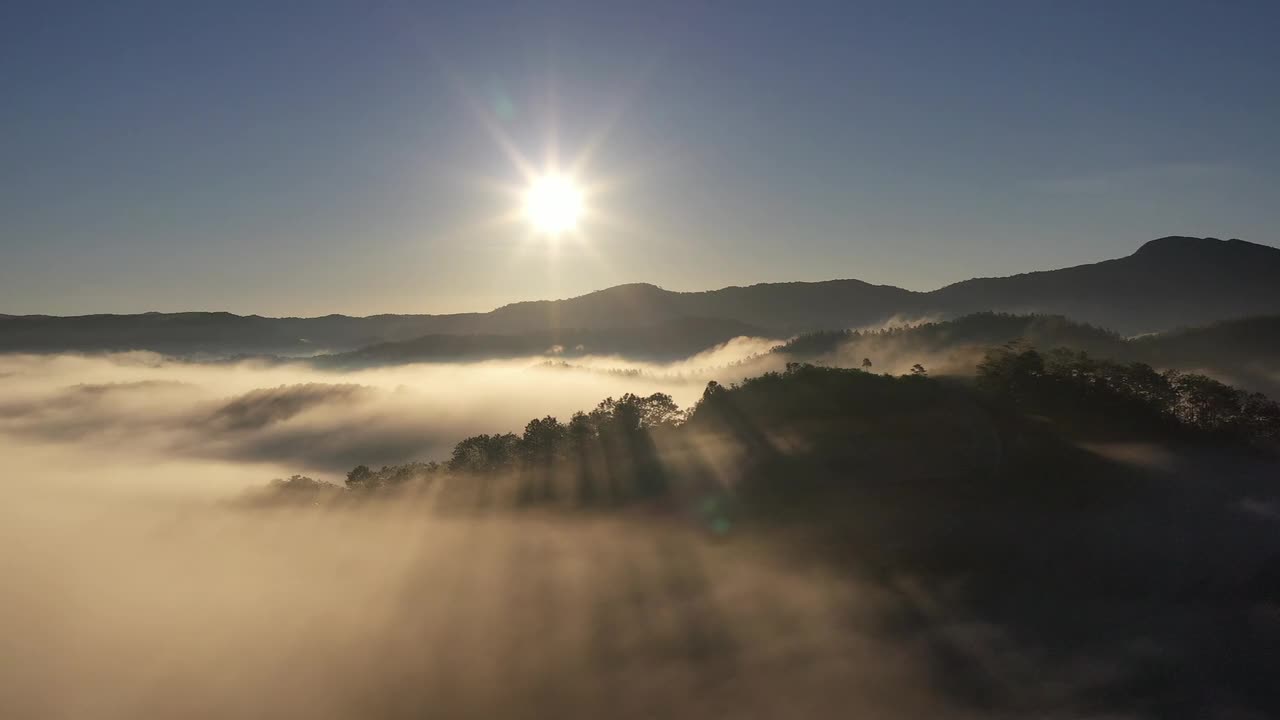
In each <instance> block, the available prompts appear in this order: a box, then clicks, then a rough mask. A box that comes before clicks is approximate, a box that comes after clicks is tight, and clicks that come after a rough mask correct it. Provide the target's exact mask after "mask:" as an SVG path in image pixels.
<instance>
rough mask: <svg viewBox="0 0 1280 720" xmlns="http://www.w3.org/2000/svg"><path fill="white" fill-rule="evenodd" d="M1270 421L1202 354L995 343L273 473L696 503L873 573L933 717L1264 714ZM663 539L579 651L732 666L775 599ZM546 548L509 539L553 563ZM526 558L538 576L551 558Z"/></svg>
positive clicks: (1271, 610)
mask: <svg viewBox="0 0 1280 720" xmlns="http://www.w3.org/2000/svg"><path fill="white" fill-rule="evenodd" d="M1277 440H1280V410H1277V408H1276V406H1275V404H1274V403H1270V402H1269V401H1267V400H1265V399H1264V398H1258V397H1256V396H1251V395H1248V394H1245V393H1239V392H1236V391H1234V390H1232V389H1231V388H1227V387H1225V386H1221V385H1218V384H1216V383H1213V381H1210V380H1208V379H1207V378H1201V377H1195V376H1176V377H1173V378H1169V377H1166V376H1161V375H1159V374H1157V373H1155V372H1154V371H1152V370H1151V368H1147V367H1136V366H1130V365H1119V364H1111V363H1099V362H1091V361H1088V360H1087V359H1084V358H1080V357H1078V356H1075V355H1073V354H1070V353H1067V354H1062V353H1046V354H1041V353H1039V352H1037V351H1035V350H1032V349H1022V350H996V351H994V352H992V353H991V354H989V355H988V356H987V357H986V358H985V359H984V361H983V363H982V365H981V366H980V368H979V382H978V383H976V384H975V385H968V384H962V383H955V382H947V381H939V380H935V379H931V378H928V377H924V376H921V375H911V376H905V377H888V376H884V375H877V374H873V373H866V372H861V371H857V370H841V369H834V368H820V367H814V366H802V365H792V366H790V367H788V368H787V370H786V371H785V372H782V373H770V374H766V375H764V376H761V377H757V378H752V379H748V380H746V381H744V382H743V383H741V384H740V385H736V386H731V387H725V386H720V385H717V384H715V383H712V384H710V385H709V386H708V387H707V390H706V392H705V394H704V395H703V397H702V400H701V401H700V402H699V403H698V405H697V406H696V407H695V408H693V409H692V411H691V412H690V413H688V414H682V413H680V412H679V410H678V408H676V407H675V406H674V405H673V404H672V403H671V402H670V398H668V397H665V396H663V395H661V394H655V395H652V396H649V397H637V396H634V395H627V396H624V397H622V398H620V399H616V400H615V399H607V400H605V401H604V402H602V403H600V405H599V406H597V407H596V408H595V409H594V410H592V411H590V412H587V413H578V414H576V415H574V416H573V417H572V418H571V419H570V420H569V422H568V423H562V422H560V421H559V420H557V419H556V418H552V417H545V418H537V419H534V420H531V421H530V422H529V423H528V425H527V426H526V427H525V428H524V431H523V433H522V434H519V435H517V434H515V433H505V434H502V433H499V434H492V435H489V434H486V435H477V436H473V437H470V438H467V439H465V440H463V441H462V442H460V443H459V444H458V445H457V447H456V448H455V449H454V451H453V454H452V456H451V457H450V458H449V459H448V460H447V462H444V463H426V464H423V463H418V464H411V465H403V466H394V467H384V468H382V469H381V470H371V469H370V468H368V467H365V466H359V467H357V468H355V469H353V470H352V471H351V473H350V474H349V475H348V476H347V482H346V483H345V487H342V488H339V487H337V486H333V485H328V484H324V483H317V482H315V481H312V480H309V479H307V478H303V477H295V478H291V479H290V480H287V481H278V482H277V483H275V484H274V486H273V489H272V491H270V492H269V493H267V494H266V495H265V496H264V497H263V498H261V500H263V501H265V503H266V504H267V505H273V504H282V505H285V506H286V507H295V506H296V503H297V502H298V501H301V503H302V504H309V503H319V504H321V505H324V506H325V507H326V509H334V510H337V509H342V508H359V507H367V506H370V505H373V506H377V505H378V504H380V503H386V504H387V505H396V504H399V505H401V507H403V508H405V509H406V512H413V513H430V512H432V511H438V512H440V513H442V514H443V515H444V516H449V517H476V516H478V515H481V514H484V515H487V516H489V517H493V516H495V515H496V514H498V513H503V512H507V513H513V514H521V513H522V514H524V515H525V516H526V517H530V516H536V517H542V518H544V519H545V518H548V517H562V518H567V517H571V518H575V519H580V518H582V517H584V515H585V512H584V510H586V509H591V510H592V511H596V513H597V516H598V517H601V516H612V517H617V516H619V515H621V516H622V517H631V518H633V519H635V518H648V519H649V522H648V524H646V523H644V522H636V523H635V524H634V525H632V526H631V532H628V533H625V534H624V535H623V536H622V537H645V538H657V537H661V534H660V532H661V530H660V529H659V528H660V527H661V526H660V525H658V524H657V521H659V520H662V519H664V518H665V519H666V520H668V521H671V520H677V519H680V518H685V519H688V520H692V521H693V522H694V524H696V525H699V526H701V527H702V529H703V531H704V532H705V533H706V534H707V535H708V536H709V537H712V538H715V539H717V541H718V542H720V543H722V544H724V545H728V546H731V547H737V548H738V549H739V551H740V552H741V553H742V556H743V557H747V556H753V555H755V556H758V555H759V554H760V553H761V552H765V553H770V554H773V553H777V555H778V556H779V557H781V558H782V559H783V561H784V562H787V563H789V564H790V565H792V566H793V567H805V566H807V565H813V564H817V565H819V566H821V567H828V568H834V569H836V572H837V573H838V574H840V575H842V576H844V577H848V578H857V579H858V581H859V582H860V583H862V587H861V590H862V595H861V597H862V598H870V597H886V598H888V599H889V601H888V602H887V604H886V607H885V608H884V609H883V613H884V614H883V615H882V616H881V620H880V623H879V625H878V630H877V632H878V633H881V637H884V638H885V639H887V640H889V641H890V642H891V643H896V644H897V645H898V647H923V648H925V649H926V652H927V654H928V655H929V657H930V672H931V677H933V678H935V679H936V680H937V681H938V682H939V683H940V686H941V687H943V688H945V689H946V691H947V692H948V693H952V694H953V699H954V701H955V702H956V705H957V707H958V708H963V709H964V710H966V711H981V712H979V713H978V714H977V715H970V714H968V713H967V712H964V713H962V712H954V711H953V712H951V713H944V714H941V715H933V716H948V717H984V718H985V717H1049V716H1057V715H1058V714H1062V715H1063V716H1065V717H1104V716H1105V717H1169V718H1184V717H1185V718H1199V717H1269V716H1273V714H1274V712H1275V711H1276V710H1278V709H1280V705H1278V704H1277V701H1278V700H1280V696H1278V695H1277V690H1276V688H1275V686H1274V683H1273V678H1274V675H1273V670H1274V654H1273V653H1274V650H1275V649H1276V648H1277V647H1280V620H1278V619H1277V618H1280V615H1278V614H1277V613H1280V559H1278V558H1280V556H1278V555H1277V554H1276V553H1278V552H1280V544H1278V543H1277V539H1276V535H1275V532H1274V530H1275V522H1276V520H1275V517H1276V512H1277V511H1276V507H1277V505H1276V502H1277V498H1278V494H1277V487H1276V485H1275V478H1276V475H1275V472H1276V469H1277V463H1276V459H1275V456H1274V454H1272V449H1273V448H1274V443H1275V442H1276V441H1277ZM538 510H542V511H545V512H548V513H561V514H560V515H555V514H549V515H534V514H533V513H534V512H535V511H538ZM604 511H607V513H608V514H607V515H605V513H604ZM614 542H616V541H615V540H612V539H607V540H604V541H603V542H596V543H593V544H594V545H599V546H601V547H606V548H608V547H613V546H614V545H613V543H614ZM659 555H660V557H661V558H662V559H663V563H664V564H666V565H667V568H666V569H667V570H668V572H667V573H666V574H665V575H664V576H663V577H662V578H660V579H659V582H658V583H657V584H653V585H650V584H649V579H648V578H646V577H644V576H643V575H642V574H641V573H639V572H636V571H635V570H632V571H630V572H629V576H626V577H624V578H622V579H621V583H622V588H623V589H622V590H620V594H621V596H622V597H621V598H620V599H619V600H618V601H617V604H616V605H615V606H614V610H613V611H614V612H618V613H620V614H621V615H622V616H625V617H626V618H627V619H628V623H635V627H639V628H645V629H646V633H642V637H641V638H640V639H637V640H634V644H630V645H627V646H626V647H624V648H621V649H618V648H610V650H609V652H608V653H602V654H601V658H600V660H598V661H596V662H598V664H593V662H587V663H585V664H584V665H585V667H584V669H583V670H582V672H583V673H585V676H587V677H595V676H597V675H599V674H602V673H604V672H607V669H608V668H610V667H614V666H616V665H617V664H620V663H626V665H625V667H627V668H628V670H629V671H631V669H632V668H634V669H635V671H640V670H641V669H642V668H645V667H646V664H645V660H644V658H649V657H654V658H659V659H660V660H659V662H682V661H684V660H686V659H690V660H691V661H692V662H693V664H694V665H695V666H696V667H697V668H698V671H699V672H707V671H712V672H715V673H718V675H717V678H718V680H717V681H716V682H713V683H712V682H709V683H708V686H707V687H708V689H707V692H714V690H713V689H712V688H716V687H720V683H724V684H726V685H727V686H729V687H734V688H735V690H736V692H743V691H744V688H743V687H742V686H740V685H738V682H739V681H741V680H742V679H743V678H744V677H748V676H749V673H750V669H749V668H754V667H758V665H756V664H755V663H754V662H748V661H747V659H748V658H752V657H753V653H755V652H756V651H758V650H759V648H760V644H759V641H758V640H757V639H756V638H758V637H759V636H756V635H754V634H753V633H754V632H755V631H757V630H761V631H763V630H765V629H771V628H773V627H774V625H773V624H772V623H784V622H786V621H787V614H786V613H782V612H779V610H778V607H777V606H776V605H775V601H774V600H773V599H772V598H770V597H769V595H768V593H761V592H757V591H753V592H743V593H741V594H738V595H735V596H734V599H732V600H729V601H727V602H726V603H725V605H723V606H718V605H717V604H715V603H712V602H711V601H710V600H709V599H707V598H708V596H709V595H710V594H712V593H711V592H710V587H711V581H710V580H709V579H707V577H706V576H703V575H701V574H700V571H699V569H698V568H697V567H696V566H694V565H693V564H691V563H690V562H689V561H688V559H689V558H690V557H693V554H692V553H691V552H690V551H689V550H688V549H687V548H680V549H677V548H676V546H674V545H672V544H665V545H660V550H659ZM540 557H543V556H542V555H538V554H536V553H534V552H530V553H528V554H527V555H525V556H521V561H520V562H518V563H517V564H518V565H519V566H520V567H529V566H530V563H533V564H534V566H536V567H539V568H542V567H544V565H543V564H542V563H540V562H539V560H536V559H535V558H540ZM633 560H634V559H631V560H622V561H621V562H623V563H624V567H631V568H638V567H639V566H638V565H631V566H628V565H626V563H627V562H632V561H633ZM537 575H538V574H537V573H535V576H537ZM624 575H627V573H624ZM530 582H531V584H530V585H529V587H538V588H540V589H539V590H538V591H537V592H540V593H541V592H551V593H554V592H556V590H555V589H554V588H556V587H561V583H562V582H565V581H563V580H561V579H557V578H554V576H552V575H545V576H541V580H540V583H538V582H535V581H532V580H531V581H530ZM566 586H568V585H566ZM522 587H524V586H522ZM663 588H665V590H664V589H663ZM672 591H675V592H678V594H680V595H682V596H683V595H684V594H685V593H686V592H687V593H690V594H692V595H693V596H695V597H698V598H700V602H701V601H705V604H704V605H702V607H701V609H700V612H697V613H690V614H687V615H682V616H681V622H680V623H679V624H678V626H677V628H678V629H677V631H676V634H675V637H677V638H679V640H680V643H679V645H678V646H676V647H666V648H664V642H665V641H658V640H656V637H657V634H656V633H654V634H647V633H653V631H652V630H649V628H651V627H653V626H654V624H657V622H658V621H656V620H655V619H654V618H655V616H657V617H661V616H663V615H664V614H665V613H667V612H670V611H671V605H669V604H667V603H668V602H669V601H660V600H659V601H652V602H650V601H647V600H646V598H652V597H653V596H654V595H660V596H663V597H667V598H671V597H672V594H671V593H672ZM513 592H514V591H513ZM527 592H530V593H532V592H533V591H531V590H530V591H527ZM519 596H520V597H521V598H523V597H526V596H527V595H525V594H524V593H520V594H519ZM742 607H749V608H759V609H760V610H761V613H760V620H759V622H760V623H762V625H761V626H759V627H752V628H749V629H747V631H745V632H744V631H743V628H741V627H736V628H735V627H729V626H727V625H726V624H724V623H723V622H721V621H720V619H721V618H723V617H726V614H725V613H727V612H728V609H729V608H742ZM850 610H851V607H841V611H842V612H849V611H850ZM602 612H609V610H607V609H606V610H603V611H602ZM837 614H839V613H837ZM593 617H594V615H593V614H588V613H583V614H575V615H572V616H571V618H572V619H571V620H570V621H569V622H568V624H570V625H573V624H576V623H581V624H583V625H587V626H589V625H590V624H591V623H592V622H593ZM847 617H852V615H849V616H847ZM788 627H792V626H788ZM847 630H848V628H847V625H846V623H840V622H836V623H832V624H830V625H829V626H827V627H826V628H825V629H824V631H823V632H824V636H826V637H844V635H843V634H844V633H845V632H847ZM784 632H786V631H784ZM547 639H548V640H549V639H550V638H547ZM796 649H797V651H798V652H803V651H802V650H801V648H800V647H796ZM793 662H802V660H798V659H794V658H793V657H792V656H788V657H787V659H786V660H785V661H783V662H781V663H780V664H779V666H778V667H779V670H777V671H776V672H783V670H782V668H791V667H793V665H792V664H793ZM823 666H825V663H820V664H818V665H816V666H811V671H812V672H821V671H822V667H823ZM414 667H416V666H414ZM411 671H412V668H410V669H406V670H405V672H411ZM856 675H857V674H856V673H854V674H851V675H848V676H847V677H855V676H856ZM575 677H576V675H575ZM549 682H550V683H551V686H552V687H555V686H556V685H557V684H559V683H563V682H564V681H563V679H561V680H556V679H550V680H549ZM414 687H416V685H415V686H414ZM840 687H842V685H841V683H840V682H839V681H836V682H834V683H831V682H830V680H824V682H823V683H820V684H819V685H817V686H815V693H813V694H811V695H810V694H803V693H802V694H800V695H799V696H797V697H802V696H803V697H809V698H810V699H812V698H815V697H816V698H831V697H836V696H838V695H839V694H840V693H839V692H838V690H837V689H838V688H840ZM739 705H740V704H739ZM723 707H734V708H735V709H738V705H735V704H733V703H729V704H726V705H724V706H723ZM731 714H734V715H738V716H741V715H745V713H744V712H741V711H740V712H736V713H731ZM839 714H840V712H839V711H837V710H836V709H834V708H831V707H829V708H825V709H824V710H823V711H821V712H816V714H815V715H814V716H823V717H826V716H832V717H834V716H838V715H839ZM770 716H772V715H770ZM779 716H785V714H783V715H779ZM919 716H925V717H927V716H931V715H930V714H929V713H925V714H923V715H919Z"/></svg>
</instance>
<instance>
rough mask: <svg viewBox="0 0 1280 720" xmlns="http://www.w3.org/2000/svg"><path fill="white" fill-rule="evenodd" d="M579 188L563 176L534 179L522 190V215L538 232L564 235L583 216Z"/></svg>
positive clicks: (576, 224)
mask: <svg viewBox="0 0 1280 720" xmlns="http://www.w3.org/2000/svg"><path fill="white" fill-rule="evenodd" d="M582 210H583V202H582V189H581V188H579V187H578V185H577V183H575V182H574V181H573V180H571V179H570V178H567V177H564V176H562V175H544V176H542V177H539V178H537V179H536V180H534V181H533V182H532V183H530V184H529V187H528V188H527V189H526V190H525V193H524V216H525V219H526V220H528V221H529V224H531V225H532V226H533V228H534V230H537V231H538V232H539V233H542V234H544V235H551V236H556V235H563V234H564V233H567V232H571V231H572V230H574V229H575V228H577V227H578V221H579V220H580V219H581V218H582Z"/></svg>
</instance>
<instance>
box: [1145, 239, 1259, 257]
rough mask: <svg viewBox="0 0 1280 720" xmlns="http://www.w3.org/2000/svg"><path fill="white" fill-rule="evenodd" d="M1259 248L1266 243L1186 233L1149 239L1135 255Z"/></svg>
mask: <svg viewBox="0 0 1280 720" xmlns="http://www.w3.org/2000/svg"><path fill="white" fill-rule="evenodd" d="M1246 247H1247V248H1250V249H1258V248H1266V247H1267V246H1265V245H1258V244H1257V243H1251V242H1245V241H1244V240H1238V239H1235V238H1232V239H1230V240H1219V239H1218V238H1215V237H1203V238H1199V237H1189V236H1186V235H1169V236H1167V237H1162V238H1156V239H1155V240H1151V241H1148V242H1146V243H1144V244H1143V245H1142V247H1140V248H1138V251H1137V252H1136V253H1134V254H1135V255H1155V254H1160V255H1169V254H1176V255H1188V254H1199V253H1212V252H1216V251H1221V250H1228V249H1237V250H1238V249H1243V248H1246Z"/></svg>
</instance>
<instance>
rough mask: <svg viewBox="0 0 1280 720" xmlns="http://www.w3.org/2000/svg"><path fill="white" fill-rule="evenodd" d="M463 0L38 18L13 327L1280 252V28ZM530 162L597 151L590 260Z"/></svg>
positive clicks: (1231, 16)
mask: <svg viewBox="0 0 1280 720" xmlns="http://www.w3.org/2000/svg"><path fill="white" fill-rule="evenodd" d="M451 5H453V4H450V5H448V6H447V5H446V4H443V3H441V4H438V5H436V4H431V3H421V2H419V3H411V2H403V3H356V2H351V3H327V2H326V3H322V2H297V3H292V2H257V1H255V2H216V3H215V2H203V3H196V2H174V1H172V0H169V1H164V2H155V3H130V2H120V3H106V2H92V3H82V4H77V3H47V2H34V3H24V2H6V3H4V5H3V8H0V312H6V313H35V312H43V313H52V314H73V313H87V312H112V311H114V312H135V311H143V310H153V309H154V310H196V309H199V310H231V311H234V312H241V313H250V312H256V313H260V314H268V315H282V314H296V315H317V314H326V313H330V312H343V313H348V314H370V313H377V312H443V311H457V310H472V309H489V308H491V307H493V306H496V305H498V304H501V303H504V302H509V301H513V300H519V299H529V298H544V297H564V296H570V295H576V294H580V293H583V292H587V291H590V290H593V289H598V288H601V287H606V286H609V285H613V284H617V283H622V282H634V281H646V282H653V283H656V284H658V285H662V286H664V287H668V288H671V289H680V290H685V289H706V288H712V287H720V286H724V285H729V284H748V283H754V282H762V281H784V280H816V279H829V278H834V277H856V278H861V279H864V280H868V281H871V282H877V283H890V284H896V285H901V286H904V287H909V288H913V289H931V288H934V287H937V286H940V285H943V284H946V283H948V282H952V281H955V280H960V279H963V278H965V277H969V276H973V275H996V274H1009V273H1013V272H1019V271H1024V270H1031V269H1044V268H1049V267H1056V266H1063V265H1070V264H1076V263H1081V262H1090V261H1094V260H1099V259H1103V258H1107V257H1115V256H1120V255H1124V254H1128V253H1129V252H1132V251H1133V250H1134V249H1135V248H1136V247H1137V246H1138V245H1139V244H1141V243H1142V242H1144V241H1145V240H1148V239H1151V238H1154V237H1157V236H1161V235H1169V234H1193V235H1214V236H1218V237H1224V238H1225V237H1241V238H1244V239H1247V240H1253V241H1256V242H1263V243H1267V244H1276V240H1277V237H1276V235H1277V232H1276V229H1277V228H1278V227H1280V132H1277V128H1280V90H1278V88H1280V41H1277V37H1276V33H1277V28H1280V3H1276V2H1273V1H1263V2H1195V3H1193V2H1173V1H1170V0H1165V1H1163V2H1139V1H1138V0H1124V1H1123V2H1117V1H1115V0H1106V1H1102V2H1086V1H1084V0H1074V1H1070V2H1035V1H1032V0H1012V1H1010V2H977V1H975V2H951V1H950V0H946V1H940V2H892V3H890V2H865V3H864V2H853V1H851V0H845V1H844V2H834V3H829V4H817V3H803V2H796V3H777V2H773V3H758V4H757V3H748V2H741V1H738V2H722V3H695V2H687V1H686V2H672V3H659V2H645V3H618V4H616V5H614V6H611V7H609V6H607V5H609V4H608V3H603V2H581V3H569V2H561V3H535V2H528V3H519V4H518V7H517V8H516V9H513V8H508V7H504V6H502V5H500V4H489V3H483V2H468V3H465V4H464V3H457V4H456V5H457V6H459V7H452V6H451ZM462 5H465V9H460V6H462ZM499 136H503V137H506V138H508V139H509V141H510V143H511V144H512V145H513V146H514V147H515V148H516V149H517V150H518V152H520V153H522V154H523V155H525V156H526V157H528V158H529V159H530V161H531V162H533V163H534V165H536V166H543V165H544V163H545V162H546V160H545V159H546V158H547V157H548V156H549V154H550V152H549V148H550V147H551V140H552V138H558V147H559V148H560V156H561V157H562V158H565V159H570V158H575V157H580V156H582V154H583V152H584V151H585V149H586V148H588V147H594V152H593V153H592V154H591V156H590V162H589V163H588V164H587V166H586V169H585V170H584V171H583V172H582V173H581V179H582V180H583V181H584V182H585V183H588V184H590V185H592V186H593V187H595V188H596V193H595V195H594V196H593V197H592V199H591V217H589V218H588V222H587V223H586V224H585V225H584V227H583V232H582V237H580V238H575V239H566V240H563V241H561V242H559V243H550V242H547V241H546V240H544V239H538V238H533V237H531V236H530V234H529V232H528V231H527V230H526V229H525V228H524V227H523V226H522V225H521V224H520V223H518V222H516V223H513V222H509V221H506V222H504V221H502V219H501V218H502V216H504V215H510V214H511V213H512V212H513V211H514V210H515V209H516V207H517V205H518V198H517V196H516V195H513V194H512V193H511V192H509V191H508V190H507V189H508V188H518V187H519V186H520V184H521V176H520V173H519V171H518V170H517V168H516V167H515V166H514V165H513V163H512V162H511V160H510V158H509V156H508V154H507V153H506V152H504V150H503V146H502V143H501V142H499V139H498V138H499Z"/></svg>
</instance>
